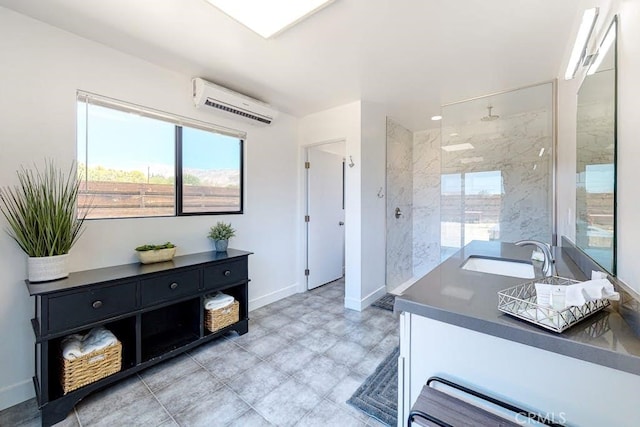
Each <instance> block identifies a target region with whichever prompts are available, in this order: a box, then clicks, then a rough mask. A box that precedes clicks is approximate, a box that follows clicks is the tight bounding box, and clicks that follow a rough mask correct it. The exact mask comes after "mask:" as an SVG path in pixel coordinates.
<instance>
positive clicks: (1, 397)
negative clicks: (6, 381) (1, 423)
mask: <svg viewBox="0 0 640 427" xmlns="http://www.w3.org/2000/svg"><path fill="white" fill-rule="evenodd" d="M34 396H35V391H34V389H33V381H32V380H31V379H28V380H24V381H21V382H19V383H16V384H11V385H9V386H6V387H3V388H1V389H0V411H2V410H4V409H7V408H10V407H12V406H13V405H17V404H18V403H22V402H24V401H25V400H29V399H31V398H32V397H34Z"/></svg>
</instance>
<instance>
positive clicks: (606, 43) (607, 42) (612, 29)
mask: <svg viewBox="0 0 640 427" xmlns="http://www.w3.org/2000/svg"><path fill="white" fill-rule="evenodd" d="M615 39H616V21H615V20H614V21H613V22H612V23H611V25H610V26H609V29H608V30H607V34H606V35H605V36H604V40H602V43H601V44H600V47H599V48H598V52H597V53H596V58H595V60H594V61H593V62H592V63H591V66H590V67H589V69H588V70H587V75H588V76H590V75H592V74H594V73H595V72H596V71H598V68H600V64H602V61H603V60H604V58H605V56H607V52H609V48H611V45H612V44H613V41H614V40H615Z"/></svg>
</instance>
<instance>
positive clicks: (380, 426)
mask: <svg viewBox="0 0 640 427" xmlns="http://www.w3.org/2000/svg"><path fill="white" fill-rule="evenodd" d="M367 426H369V427H395V426H388V425H387V424H385V423H383V422H381V421H378V420H377V419H375V418H373V417H369V419H368V420H367Z"/></svg>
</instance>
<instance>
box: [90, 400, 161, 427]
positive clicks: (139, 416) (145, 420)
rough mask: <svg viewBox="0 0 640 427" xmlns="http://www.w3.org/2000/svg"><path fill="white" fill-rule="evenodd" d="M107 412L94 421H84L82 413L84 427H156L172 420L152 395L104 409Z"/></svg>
mask: <svg viewBox="0 0 640 427" xmlns="http://www.w3.org/2000/svg"><path fill="white" fill-rule="evenodd" d="M104 409H105V411H104V413H103V415H102V416H101V417H100V418H97V419H94V420H92V421H87V420H85V419H83V416H82V414H81V413H80V414H79V415H80V422H81V423H82V425H83V426H92V427H102V426H105V427H113V426H116V425H121V426H156V425H159V424H161V423H163V422H164V421H166V420H167V419H170V416H169V414H168V413H167V411H165V410H164V408H163V407H162V405H160V403H159V402H158V401H157V400H156V399H155V398H154V397H153V396H151V395H149V396H147V397H143V398H142V399H138V400H136V401H133V402H130V403H129V404H128V405H126V406H123V407H121V408H119V409H118V410H112V409H111V408H104Z"/></svg>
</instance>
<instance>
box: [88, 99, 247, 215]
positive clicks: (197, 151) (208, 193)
mask: <svg viewBox="0 0 640 427" xmlns="http://www.w3.org/2000/svg"><path fill="white" fill-rule="evenodd" d="M77 131H78V134H77V135H78V174H79V176H80V178H81V180H82V189H81V195H80V202H79V209H83V208H84V207H86V206H87V205H91V206H92V209H91V210H90V212H89V215H88V218H94V219H97V218H130V217H154V216H174V215H202V214H239V213H242V208H243V206H242V195H243V191H242V190H243V189H242V177H243V140H244V137H245V135H244V134H243V133H241V132H237V131H233V130H231V129H227V128H222V127H215V126H213V125H210V124H208V123H203V122H199V121H196V120H191V119H186V118H184V117H179V116H174V115H170V114H167V113H163V112H159V111H155V110H152V109H146V108H143V107H139V106H136V105H133V104H128V103H124V102H120V101H116V100H111V99H109V98H104V97H99V96H97V95H93V94H88V93H84V92H79V93H78V129H77Z"/></svg>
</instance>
